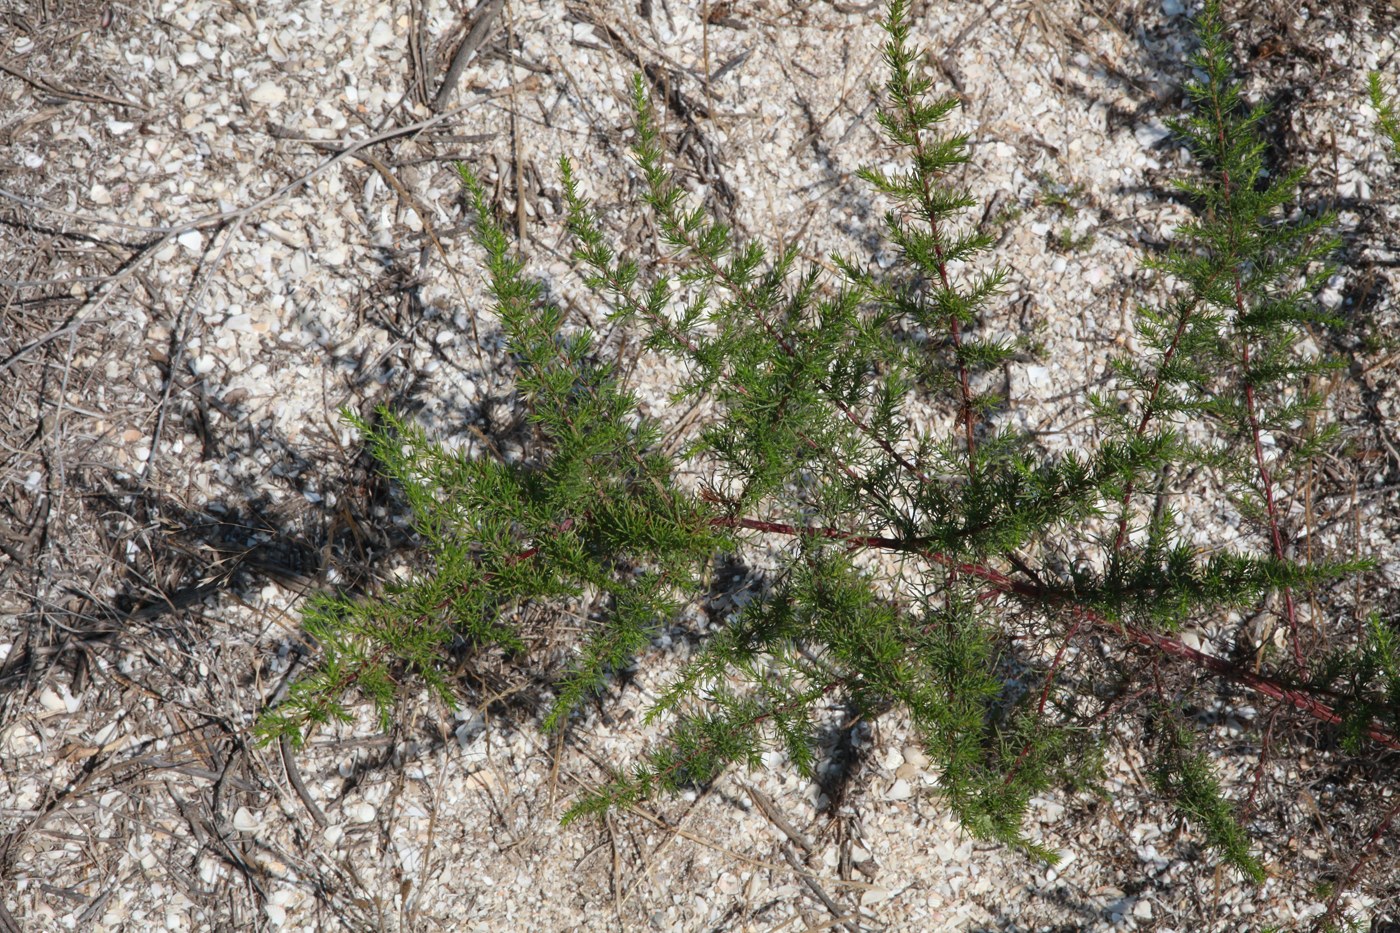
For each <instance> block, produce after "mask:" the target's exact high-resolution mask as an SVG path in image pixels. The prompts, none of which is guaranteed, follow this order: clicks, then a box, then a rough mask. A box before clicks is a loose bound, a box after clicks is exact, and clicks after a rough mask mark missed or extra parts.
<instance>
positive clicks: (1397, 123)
mask: <svg viewBox="0 0 1400 933" xmlns="http://www.w3.org/2000/svg"><path fill="white" fill-rule="evenodd" d="M1367 82H1368V84H1367V91H1368V93H1369V94H1370V97H1371V106H1372V107H1374V108H1375V110H1376V124H1377V126H1378V127H1379V128H1380V131H1381V134H1382V135H1383V136H1385V138H1386V139H1387V140H1389V141H1390V151H1391V155H1392V156H1393V157H1394V158H1396V159H1400V114H1397V113H1396V110H1395V100H1394V99H1393V98H1392V97H1391V96H1390V95H1389V94H1387V93H1386V91H1385V87H1384V85H1382V84H1381V75H1380V72H1378V71H1373V72H1371V73H1370V75H1368V76H1367Z"/></svg>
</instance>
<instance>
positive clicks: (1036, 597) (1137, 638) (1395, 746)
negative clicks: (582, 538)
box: [711, 517, 1400, 751]
mask: <svg viewBox="0 0 1400 933" xmlns="http://www.w3.org/2000/svg"><path fill="white" fill-rule="evenodd" d="M711 524H713V525H715V526H716V527H724V528H748V529H751V530H754V531H763V532H768V533H771V534H783V535H791V536H796V537H803V536H806V537H819V538H825V539H828V540H834V541H845V542H848V543H854V544H858V545H861V546H864V547H872V548H883V549H887V550H897V551H906V552H913V553H917V554H919V555H920V556H921V557H923V558H924V559H926V560H929V561H931V562H933V563H936V564H939V565H940V566H943V567H946V568H948V569H949V570H953V571H956V572H958V573H961V574H967V575H968V576H971V577H976V578H977V579H979V580H982V581H983V582H985V583H987V584H989V585H990V586H991V587H993V588H994V589H997V590H1000V591H1001V592H1003V593H1006V594H1008V595H1011V596H1017V597H1019V598H1021V599H1022V600H1023V601H1025V602H1027V603H1029V604H1031V605H1036V606H1041V607H1045V606H1052V607H1055V608H1058V609H1061V610H1063V611H1065V612H1067V613H1068V614H1069V615H1071V616H1072V617H1074V619H1075V620H1076V623H1077V624H1078V623H1082V624H1084V625H1088V626H1091V627H1093V628H1095V629H1097V630H1099V631H1101V632H1104V633H1112V634H1116V635H1118V636H1119V637H1121V638H1124V639H1126V640H1127V641H1129V642H1131V643H1133V644H1136V645H1139V646H1141V647H1144V648H1151V649H1153V650H1154V651H1156V652H1158V653H1159V654H1164V655H1168V656H1171V657H1174V658H1177V659H1179V660H1183V661H1186V662H1188V663H1190V664H1192V665H1194V666H1195V667H1198V668H1201V669H1203V670H1207V671H1210V672H1211V673H1212V674H1216V675H1218V676H1220V677H1224V678H1226V679H1227V680H1231V681H1234V682H1235V683H1237V684H1240V685H1241V686H1244V687H1248V688H1249V689H1250V690H1253V691H1254V692H1256V693H1259V694H1262V695H1264V696H1266V697H1269V698H1271V699H1275V700H1280V701H1282V702H1284V703H1287V704H1288V705H1289V706H1292V707H1293V708H1294V709H1296V710H1298V711H1299V712H1302V713H1305V714H1307V715H1309V716H1311V717H1312V718H1314V719H1317V720H1318V721H1320V722H1324V723H1327V724H1329V725H1339V724H1341V722H1342V716H1341V714H1339V713H1338V712H1337V711H1336V710H1334V709H1333V708H1332V707H1330V706H1328V705H1327V704H1326V703H1324V702H1322V701H1321V700H1319V699H1318V698H1317V697H1316V696H1314V695H1313V694H1312V693H1311V692H1309V691H1308V690H1307V689H1305V688H1301V687H1294V686H1290V685H1288V684H1285V683H1283V682H1281V681H1279V680H1276V679H1274V678H1272V677H1267V676H1265V675H1263V674H1256V673H1255V672H1253V671H1251V670H1249V669H1247V668H1240V667H1237V666H1236V665H1234V664H1231V663H1230V662H1229V661H1226V660H1225V659H1223V658H1218V657H1215V656H1214V655H1210V654H1206V653H1205V652H1203V651H1199V650H1197V649H1195V648H1192V647H1190V646H1188V645H1186V644H1185V643H1183V642H1181V641H1180V640H1178V639H1176V638H1173V637H1171V636H1170V635H1164V634H1161V633H1159V632H1151V631H1148V630H1146V629H1143V628H1139V627H1137V626H1135V625H1132V624H1130V623H1127V622H1116V621H1113V620H1111V619H1109V618H1107V617H1105V616H1104V615H1102V614H1101V613H1099V612H1096V611H1095V610H1093V609H1090V608H1088V607H1086V606H1081V605H1078V604H1076V603H1074V602H1072V601H1071V600H1070V599H1069V598H1068V597H1067V596H1065V595H1064V594H1063V593H1058V592H1055V591H1053V590H1050V589H1048V588H1046V587H1044V586H1040V585H1038V584H1035V583H1027V582H1025V581H1021V580H1013V579H1012V578H1011V577H1008V576H1007V575H1006V574H1004V573H1002V572H1000V571H998V570H994V569H992V568H990V567H985V566H982V565H980V564H974V563H970V562H967V561H963V560H959V559H958V558H956V557H950V556H948V555H946V554H939V553H938V552H936V551H929V550H925V549H923V548H921V547H919V546H917V545H911V544H910V543H909V542H907V541H902V540H900V539H898V538H887V537H881V536H877V535H858V534H852V533H850V532H847V531H842V530H840V529H837V528H825V527H810V528H803V527H799V526H796V525H788V524H784V523H782V522H769V521H762V520H758V519H751V518H731V517H720V518H715V519H712V520H711ZM1365 733H1366V735H1367V736H1368V737H1369V738H1371V739H1372V740H1373V741H1375V742H1377V743H1378V744H1380V745H1383V746H1385V747H1386V748H1389V749H1392V750H1395V751H1400V738H1397V737H1396V736H1395V735H1392V734H1391V733H1389V732H1387V731H1386V730H1384V729H1382V728H1380V727H1379V726H1377V725H1374V724H1372V725H1369V726H1367V727H1366V729H1365Z"/></svg>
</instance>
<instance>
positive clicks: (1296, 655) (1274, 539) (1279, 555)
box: [1235, 273, 1307, 677]
mask: <svg viewBox="0 0 1400 933" xmlns="http://www.w3.org/2000/svg"><path fill="white" fill-rule="evenodd" d="M1235 311H1236V313H1237V314H1243V313H1244V293H1243V290H1242V288H1241V285H1240V277H1239V275H1238V273H1237V274H1236V275H1235ZM1240 343H1241V346H1242V349H1241V352H1240V361H1241V364H1242V365H1243V367H1244V371H1245V384H1244V403H1245V411H1246V413H1247V414H1248V416H1249V432H1250V434H1251V436H1252V438H1253V441H1254V463H1255V465H1256V466H1257V467H1258V468H1259V482H1260V484H1261V485H1262V486H1263V487H1264V504H1265V506H1266V507H1267V508H1268V512H1269V541H1270V544H1271V546H1272V548H1273V552H1274V559H1275V560H1277V561H1282V560H1284V552H1283V536H1282V534H1281V533H1280V532H1279V520H1278V505H1277V504H1276V503H1275V502H1274V483H1273V478H1272V477H1271V476H1270V475H1269V467H1268V464H1266V463H1265V462H1264V443H1263V441H1262V439H1261V437H1260V433H1261V432H1260V430H1259V416H1258V412H1257V411H1256V409H1255V403H1254V383H1253V382H1250V381H1249V337H1248V336H1242V337H1241V338H1240ZM1283 609H1284V618H1285V619H1287V620H1288V639H1289V641H1291V642H1292V643H1293V661H1294V663H1295V664H1297V665H1298V672H1299V673H1300V674H1301V675H1302V676H1303V677H1306V676H1307V665H1306V664H1305V663H1304V661H1303V646H1302V644H1301V643H1300V642H1299V639H1298V613H1297V610H1296V609H1295V607H1294V605H1293V589H1292V587H1290V586H1288V585H1287V584H1284V587H1283Z"/></svg>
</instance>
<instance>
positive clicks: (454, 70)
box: [433, 0, 505, 110]
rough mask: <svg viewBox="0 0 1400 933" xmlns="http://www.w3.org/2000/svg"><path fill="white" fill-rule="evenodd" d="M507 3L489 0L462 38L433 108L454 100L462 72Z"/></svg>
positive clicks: (438, 107)
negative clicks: (453, 96)
mask: <svg viewBox="0 0 1400 933" xmlns="http://www.w3.org/2000/svg"><path fill="white" fill-rule="evenodd" d="M504 5H505V0H488V2H487V4H486V6H485V7H484V8H483V9H482V11H481V13H480V14H478V15H477V17H476V19H475V20H474V21H473V22H472V25H471V29H469V30H468V31H467V37H466V38H465V39H463V40H462V44H461V45H459V46H458V47H457V51H456V52H455V53H454V54H453V56H452V64H450V65H448V67H447V74H445V75H443V78H442V87H440V88H438V92H437V96H436V97H434V98H433V109H434V110H442V109H443V108H444V107H446V106H447V105H448V104H449V103H451V102H452V94H453V92H454V91H455V90H456V89H457V82H458V81H459V80H460V79H461V77H462V72H463V71H464V70H465V69H466V67H467V63H468V62H470V61H471V60H472V56H473V55H475V54H476V50H477V49H479V48H481V43H483V42H485V41H486V37H487V36H488V35H490V33H491V27H492V26H493V25H495V22H496V17H497V15H499V14H500V12H501V7H502V6H504Z"/></svg>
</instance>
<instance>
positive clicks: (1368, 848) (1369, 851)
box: [1314, 797, 1400, 930]
mask: <svg viewBox="0 0 1400 933" xmlns="http://www.w3.org/2000/svg"><path fill="white" fill-rule="evenodd" d="M1397 815H1400V797H1398V798H1397V799H1396V801H1395V803H1393V804H1391V807H1390V809H1389V810H1387V811H1386V814H1385V816H1384V818H1382V819H1381V821H1380V823H1379V824H1377V826H1376V828H1375V830H1374V831H1373V832H1372V833H1371V835H1370V837H1369V838H1368V839H1367V840H1366V844H1365V845H1363V846H1362V847H1361V854H1360V855H1359V856H1357V858H1356V861H1355V862H1354V863H1352V866H1351V870H1350V871H1348V872H1347V876H1346V879H1345V880H1343V881H1342V883H1341V884H1339V885H1337V889H1336V890H1335V891H1333V892H1332V897H1331V898H1330V899H1329V900H1328V902H1327V912H1326V913H1325V914H1323V915H1322V916H1321V917H1319V918H1318V919H1317V926H1315V927H1314V929H1317V930H1328V929H1331V928H1332V927H1331V923H1332V921H1334V920H1335V919H1336V917H1337V904H1338V903H1340V902H1341V899H1342V893H1343V892H1344V891H1346V890H1347V889H1348V888H1350V887H1351V886H1352V884H1354V883H1355V882H1356V876H1357V875H1358V874H1360V873H1361V869H1362V867H1363V866H1365V864H1366V863H1367V862H1369V861H1370V860H1371V859H1372V858H1373V857H1374V856H1375V854H1376V843H1378V842H1380V840H1381V837H1382V836H1384V835H1385V832H1386V830H1388V829H1390V824H1391V823H1393V822H1394V821H1395V817H1396V816H1397Z"/></svg>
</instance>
